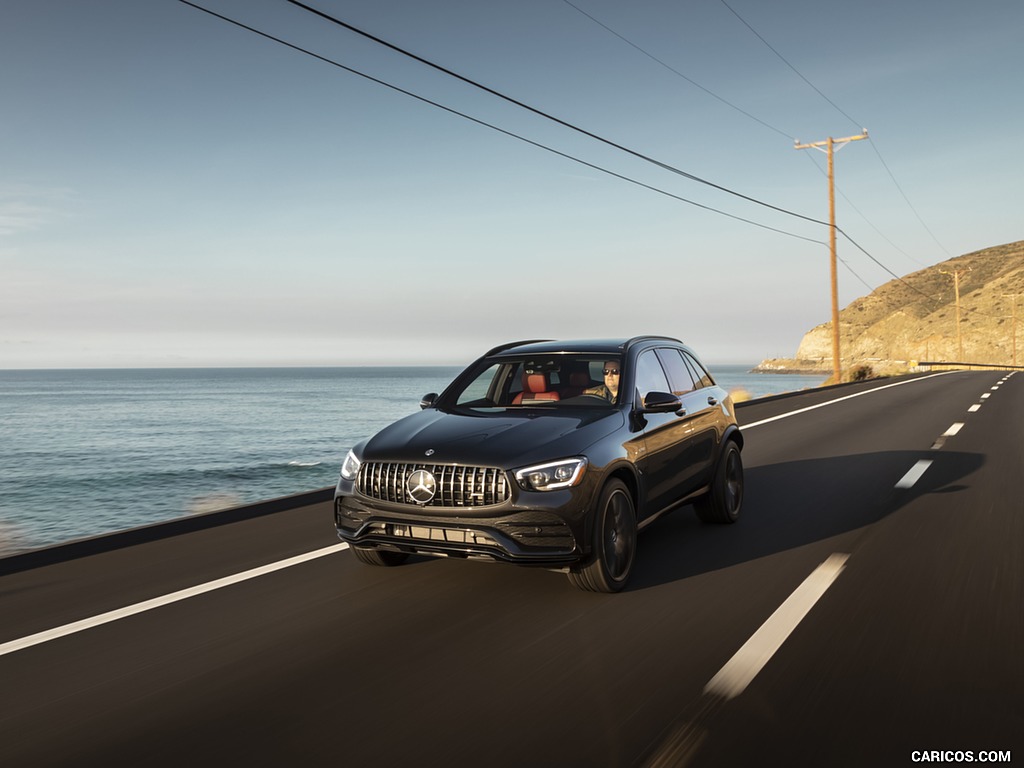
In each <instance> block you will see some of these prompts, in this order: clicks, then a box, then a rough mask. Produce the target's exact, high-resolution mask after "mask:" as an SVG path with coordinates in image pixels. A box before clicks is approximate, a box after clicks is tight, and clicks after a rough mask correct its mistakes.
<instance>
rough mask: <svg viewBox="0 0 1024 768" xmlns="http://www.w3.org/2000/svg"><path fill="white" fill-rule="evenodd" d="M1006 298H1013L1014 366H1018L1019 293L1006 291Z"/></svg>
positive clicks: (1004, 296)
mask: <svg viewBox="0 0 1024 768" xmlns="http://www.w3.org/2000/svg"><path fill="white" fill-rule="evenodd" d="M1003 298H1004V299H1013V320H1012V323H1013V325H1012V326H1011V328H1012V329H1013V367H1014V368H1016V367H1017V294H1016V293H1004V294H1003Z"/></svg>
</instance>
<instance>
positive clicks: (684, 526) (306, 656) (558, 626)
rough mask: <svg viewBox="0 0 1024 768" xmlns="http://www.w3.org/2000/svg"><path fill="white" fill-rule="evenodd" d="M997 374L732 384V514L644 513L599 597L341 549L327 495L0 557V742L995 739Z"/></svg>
mask: <svg viewBox="0 0 1024 768" xmlns="http://www.w3.org/2000/svg"><path fill="white" fill-rule="evenodd" d="M1005 376H1006V374H1005V373H1002V372H961V373H950V374H945V375H935V376H930V377H920V378H916V379H912V380H899V382H898V383H897V385H896V386H893V382H891V381H889V382H885V381H883V382H869V383H864V384H858V385H851V386H847V387H840V388H835V389H830V390H821V391H815V392H810V393H806V394H800V395H797V396H792V397H785V398H780V399H772V400H769V401H764V402H757V403H754V404H750V405H749V406H745V407H744V408H742V409H741V411H740V417H741V423H742V424H744V425H745V436H746V441H747V443H746V449H745V450H744V453H743V458H744V463H745V466H746V477H747V486H746V499H745V503H744V509H743V517H742V519H741V520H740V522H739V523H737V524H736V525H734V526H725V527H718V526H708V525H701V524H700V523H698V521H697V520H696V517H695V516H694V515H693V514H692V512H691V510H690V509H689V508H684V509H682V510H680V511H679V512H677V513H674V514H673V515H671V516H669V517H667V518H666V519H663V520H662V521H660V522H659V523H658V524H656V525H654V526H652V527H651V528H650V529H648V530H647V531H645V532H644V533H643V534H642V535H641V537H640V552H639V562H638V567H637V570H636V572H635V574H634V579H633V581H632V582H631V584H630V588H629V589H628V590H627V591H626V592H624V593H621V594H618V595H597V594H587V593H583V592H579V591H577V590H575V589H573V588H572V587H571V586H570V584H569V583H568V580H567V579H566V578H565V577H564V576H563V575H560V574H557V573H551V572H547V571H543V570H533V569H526V568H515V567H510V566H501V565H492V564H485V563H475V562H461V561H449V560H434V559H426V558H424V559H418V560H414V561H411V562H409V563H408V564H406V565H404V566H402V567H399V568H393V569H383V568H371V567H367V566H362V565H360V564H359V563H357V562H356V560H355V558H354V557H353V556H352V555H351V553H350V552H347V551H343V550H338V549H337V540H336V538H335V537H334V532H333V527H332V520H331V510H330V504H329V503H327V502H323V503H317V504H313V505H307V506H303V507H299V508H295V509H290V510H286V511H282V512H279V513H277V514H269V515H264V516H261V517H257V518H255V519H251V520H242V521H238V522H234V523H231V524H226V525H221V526H218V527H214V528H210V529H207V530H198V531H193V532H189V533H185V534H181V535H176V536H172V537H167V538H162V539H157V540H154V541H148V542H143V543H139V544H136V545H134V546H130V547H122V548H118V549H114V550H112V551H106V552H97V553H94V554H90V555H87V556H83V557H77V558H75V559H72V560H68V561H66V562H54V563H50V564H44V565H41V566H39V567H34V568H27V569H23V570H18V571H15V572H12V573H6V574H5V575H3V576H0V765H2V766H46V765H69V766H70V765H73V766H91V765H149V766H163V765H175V766H177V765H192V766H195V765H203V766H205V765H222V764H224V765H227V764H231V765H236V764H239V765H284V764H288V765H327V764H331V765H345V766H348V765H352V766H356V765H359V766H361V765H425V766H430V765H487V766H534V765H539V766H549V765H550V766H632V765H651V766H656V765H657V766H661V765H691V766H745V765H788V766H823V765H827V766H866V765H870V766H876V765H878V766H888V765H893V766H902V765H911V764H914V763H915V762H917V761H920V759H921V754H920V753H921V752H925V753H936V754H934V755H932V754H926V755H925V757H930V758H932V759H931V760H929V762H937V761H939V760H938V759H937V758H944V760H943V761H944V762H953V761H954V760H955V759H956V758H957V757H958V756H959V757H963V758H966V756H967V753H970V756H971V757H973V758H974V761H975V762H980V761H981V760H982V759H983V757H988V758H990V759H1003V760H1004V762H1005V758H1007V757H1009V758H1010V759H1011V760H1012V761H1015V762H1017V763H1021V762H1024V500H1022V493H1021V487H1022V482H1021V481H1022V475H1024V442H1022V440H1021V435H1022V433H1024V375H1015V376H1011V377H1010V378H1008V379H1007V380H1005V381H1003V379H1004V377H1005ZM996 387H998V388H996ZM851 395H853V396H852V397H851ZM985 395H988V397H984V396H985ZM840 398H842V399H840ZM826 403H827V404H826ZM815 405H821V406H822V407H818V408H814V409H812V410H803V411H802V410H801V409H806V408H809V407H810V406H815ZM975 405H979V406H980V407H978V408H973V406H975ZM778 416H782V418H778V419H775V420H771V419H774V417H778ZM956 424H960V425H962V426H961V427H959V428H957V427H955V426H954V425H956ZM70 501H72V500H70V499H67V498H62V499H55V503H61V504H65V505H68V506H67V508H68V514H74V507H73V504H69V502H70ZM324 548H334V549H332V550H329V554H325V555H323V556H319V557H315V558H312V559H308V560H306V561H303V562H301V563H298V564H294V565H290V566H289V567H282V568H280V569H278V570H275V571H273V572H270V573H265V574H262V575H254V574H247V575H248V576H251V578H246V579H244V580H240V581H237V583H231V584H229V585H226V586H220V585H219V584H218V583H217V580H220V579H225V578H227V577H231V576H233V575H235V574H240V573H243V572H246V571H249V570H250V569H256V568H259V567H261V566H265V565H268V564H272V563H280V562H281V561H284V560H286V559H287V558H292V557H295V556H299V555H303V554H305V553H310V552H318V551H320V550H323V549H324ZM823 564H824V565H823ZM0 572H2V569H0ZM198 585H211V586H210V588H209V589H208V591H201V592H200V593H199V594H192V593H184V594H177V595H175V593H180V591H181V590H187V589H189V588H192V587H196V586H198ZM217 586H220V588H213V587H217ZM166 595H175V597H177V598H178V599H176V600H174V601H173V602H169V603H167V604H160V605H157V606H155V607H153V606H152V605H151V604H148V603H147V601H152V600H155V599H156V598H160V597H162V596H166ZM139 604H142V605H140V608H139V612H137V613H133V614H132V615H127V616H124V617H122V618H116V620H107V621H105V623H100V624H98V625H96V626H89V627H87V628H81V625H76V624H75V622H82V621H86V620H89V619H90V618H92V617H97V616H103V615H104V614H107V613H108V612H111V611H116V610H118V609H122V608H124V607H126V606H133V605H139ZM143 608H148V609H147V610H142V609H143ZM107 618H108V619H111V617H110V616H108V617H107ZM62 627H68V628H69V630H68V631H69V632H70V633H69V634H65V635H63V636H59V637H53V638H52V639H48V636H45V635H40V634H39V633H44V632H46V631H48V630H52V629H55V628H62ZM76 629H77V630H79V631H71V630H76ZM958 752H959V753H960V754H959V755H958V754H957V753H958Z"/></svg>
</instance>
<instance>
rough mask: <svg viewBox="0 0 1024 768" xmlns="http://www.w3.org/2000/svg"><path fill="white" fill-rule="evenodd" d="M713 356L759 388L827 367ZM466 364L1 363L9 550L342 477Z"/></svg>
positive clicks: (1, 504)
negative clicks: (792, 367) (342, 469)
mask: <svg viewBox="0 0 1024 768" xmlns="http://www.w3.org/2000/svg"><path fill="white" fill-rule="evenodd" d="M751 367H752V366H718V367H712V375H714V376H715V378H716V380H717V381H718V382H719V383H720V384H721V385H722V386H724V387H726V388H727V389H730V390H736V389H744V390H746V391H747V392H748V393H750V395H751V396H753V397H762V396H766V395H770V394H776V393H780V392H784V391H792V390H798V389H803V388H806V387H813V386H817V385H819V384H821V383H822V381H823V380H824V378H825V377H824V376H797V375H782V374H778V375H773V374H751V373H749V370H750V368H751ZM459 370H460V369H459V368H458V367H450V368H448V367H423V368H415V367H387V368H385V367H379V368H373V367H360V368H221V369H214V368H210V369H194V368H189V369H137V370H121V369H118V370H37V371H23V370H18V371H0V555H2V554H10V553H12V552H16V551H20V550H25V549H33V548H37V547H44V546H49V545H53V544H59V543H62V542H66V541H70V540H74V539H80V538H86V537H90V536H96V535H100V534H104V533H110V532H113V531H117V530H123V529H127V528H134V527H137V526H141V525H147V524H150V523H156V522H161V521H164V520H169V519H173V518H176V517H181V516H184V515H189V514H194V513H197V512H206V511H210V510H214V509H220V508H226V507H233V506H238V505H242V504H249V503H253V502H257V501H263V500H266V499H272V498H277V497H281V496H288V495H291V494H294V493H302V492H305V491H311V490H315V489H317V488H324V487H327V486H332V485H334V483H335V481H336V480H337V476H338V468H339V466H340V464H341V461H342V460H343V459H344V457H345V453H346V452H347V451H348V449H349V448H351V447H352V446H353V445H355V444H356V443H357V442H359V441H360V440H362V439H363V438H364V437H367V436H369V435H371V434H373V433H374V432H376V431H377V430H378V429H380V428H381V427H383V426H385V425H386V424H389V423H390V422H392V421H394V420H395V419H397V418H400V417H402V416H405V415H407V414H410V413H413V412H415V411H416V410H418V409H419V401H420V398H421V397H422V396H423V395H424V394H426V393H427V392H440V391H441V390H442V389H444V387H445V386H446V385H447V384H448V383H449V382H450V381H451V380H452V378H454V376H455V375H456V374H457V373H458V372H459Z"/></svg>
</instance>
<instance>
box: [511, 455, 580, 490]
mask: <svg viewBox="0 0 1024 768" xmlns="http://www.w3.org/2000/svg"><path fill="white" fill-rule="evenodd" d="M586 468H587V460H586V459H585V458H583V457H582V456H579V457H577V458H575V459H563V460H562V461H552V462H550V463H548V464H537V465H536V466H533V467H524V468H523V469H520V470H517V471H516V482H518V483H519V486H520V487H521V488H522V489H523V490H526V491H557V490H558V489H559V488H569V487H570V486H573V485H576V484H577V483H579V481H580V480H581V479H582V478H583V473H584V471H585V470H586Z"/></svg>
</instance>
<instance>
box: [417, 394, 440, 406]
mask: <svg viewBox="0 0 1024 768" xmlns="http://www.w3.org/2000/svg"><path fill="white" fill-rule="evenodd" d="M436 402H437V392H431V393H430V394H429V395H424V396H423V399H422V400H420V408H422V409H423V410H426V409H427V408H433V407H434V403H436Z"/></svg>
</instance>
